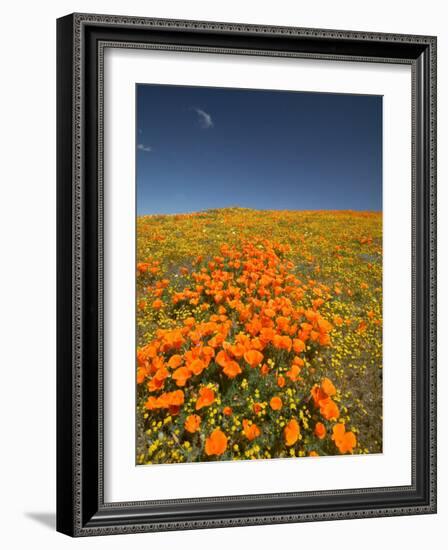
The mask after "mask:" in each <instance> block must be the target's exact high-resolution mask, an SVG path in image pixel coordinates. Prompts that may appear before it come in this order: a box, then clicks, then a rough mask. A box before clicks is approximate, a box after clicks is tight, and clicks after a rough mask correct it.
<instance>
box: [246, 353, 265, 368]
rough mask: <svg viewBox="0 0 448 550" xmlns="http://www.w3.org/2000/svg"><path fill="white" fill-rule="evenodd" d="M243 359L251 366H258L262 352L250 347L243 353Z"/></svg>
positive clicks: (261, 358)
mask: <svg viewBox="0 0 448 550" xmlns="http://www.w3.org/2000/svg"><path fill="white" fill-rule="evenodd" d="M244 359H245V361H246V362H247V363H249V365H250V366H251V367H252V368H254V367H258V365H259V364H260V363H261V362H262V361H263V354H262V353H261V352H260V351H258V350H256V349H251V350H249V351H246V353H245V354H244Z"/></svg>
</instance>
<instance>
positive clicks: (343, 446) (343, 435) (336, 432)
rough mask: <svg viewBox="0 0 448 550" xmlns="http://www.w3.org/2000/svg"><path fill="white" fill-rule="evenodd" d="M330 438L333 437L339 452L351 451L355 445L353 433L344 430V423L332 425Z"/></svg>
mask: <svg viewBox="0 0 448 550" xmlns="http://www.w3.org/2000/svg"><path fill="white" fill-rule="evenodd" d="M331 439H333V441H334V442H335V444H336V447H337V448H338V449H339V452H340V453H341V454H345V453H352V452H353V448H354V447H356V436H355V434H354V433H353V432H346V431H345V425H344V424H336V425H335V426H333V435H332V436H331Z"/></svg>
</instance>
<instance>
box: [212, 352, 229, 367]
mask: <svg viewBox="0 0 448 550" xmlns="http://www.w3.org/2000/svg"><path fill="white" fill-rule="evenodd" d="M215 360H216V362H217V363H218V365H219V366H220V367H225V366H226V364H227V363H228V362H229V361H230V360H231V359H230V357H229V356H228V355H227V353H226V352H225V351H224V350H221V351H220V352H218V354H217V355H216V359H215Z"/></svg>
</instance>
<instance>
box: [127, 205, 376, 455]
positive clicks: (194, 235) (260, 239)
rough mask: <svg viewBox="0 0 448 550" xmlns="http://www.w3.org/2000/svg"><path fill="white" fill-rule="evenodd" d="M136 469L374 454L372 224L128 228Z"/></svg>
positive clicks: (253, 215)
mask: <svg viewBox="0 0 448 550" xmlns="http://www.w3.org/2000/svg"><path fill="white" fill-rule="evenodd" d="M136 289H137V292H136V294H137V303H136V312H137V313H136V330H137V350H136V380H137V391H136V409H137V410H136V415H137V416H136V417H137V434H136V462H137V464H151V463H155V464H165V463H180V462H203V461H216V460H245V459H269V458H287V457H317V456H324V455H347V454H367V453H380V452H381V451H382V215H381V213H375V212H358V211H336V210H335V211H292V210H278V211H275V210H251V209H246V208H223V209H216V210H207V211H202V212H196V213H190V214H170V215H145V216H139V217H138V218H137V265H136Z"/></svg>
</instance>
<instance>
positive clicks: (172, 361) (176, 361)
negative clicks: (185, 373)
mask: <svg viewBox="0 0 448 550" xmlns="http://www.w3.org/2000/svg"><path fill="white" fill-rule="evenodd" d="M182 362H183V359H182V355H178V354H175V355H172V356H171V357H170V358H169V360H168V366H169V367H171V368H172V369H177V367H180V366H181V365H182Z"/></svg>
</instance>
